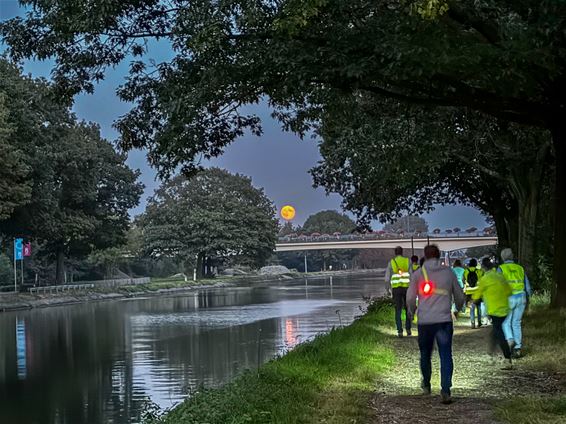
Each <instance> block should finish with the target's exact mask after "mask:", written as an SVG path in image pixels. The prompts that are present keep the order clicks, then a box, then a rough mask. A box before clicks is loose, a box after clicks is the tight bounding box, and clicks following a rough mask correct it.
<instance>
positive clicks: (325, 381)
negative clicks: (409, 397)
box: [157, 301, 394, 424]
mask: <svg viewBox="0 0 566 424" xmlns="http://www.w3.org/2000/svg"><path fill="white" fill-rule="evenodd" d="M391 314H392V309H391V306H390V305H389V304H388V303H387V302H382V301H381V302H379V301H378V302H375V303H373V304H372V305H370V307H369V308H368V312H367V313H366V314H365V315H364V316H362V317H361V318H359V319H357V320H356V321H355V322H354V323H352V324H351V325H350V326H348V327H345V328H340V329H334V330H332V331H330V332H329V333H328V334H324V335H320V336H318V337H316V338H315V339H314V340H312V341H310V342H307V343H305V344H303V345H300V346H298V347H297V348H296V349H294V350H293V351H291V352H289V353H288V354H287V355H285V356H283V357H281V358H278V359H275V360H273V361H270V362H268V363H267V364H265V365H263V366H262V367H261V368H260V369H259V371H258V372H252V371H248V372H246V373H245V374H243V375H242V376H240V377H238V378H237V379H235V380H234V381H233V382H231V383H229V384H227V385H225V386H223V387H220V388H217V389H205V390H202V391H198V392H197V393H195V394H194V395H193V396H192V397H191V398H189V399H188V400H187V401H185V402H184V403H183V404H181V405H179V406H178V407H177V408H175V409H174V410H173V411H171V412H170V413H169V414H167V415H166V416H165V417H163V418H162V419H160V420H159V421H157V422H159V423H166V424H181V423H183V424H186V423H209V424H215V423H219V424H220V423H221V424H237V423H238V424H239V423H359V422H364V421H366V419H367V418H368V416H369V414H370V411H369V408H368V407H367V405H368V401H369V398H370V396H371V395H372V394H373V392H374V390H375V380H376V378H377V377H378V376H379V375H380V374H382V373H383V372H384V371H385V370H386V369H388V368H389V367H390V366H391V365H392V364H393V360H394V355H393V351H392V350H391V347H390V345H389V343H388V342H387V339H386V337H385V336H384V335H383V334H382V333H380V332H379V329H378V327H379V326H380V325H383V324H384V323H385V322H390V321H391V316H392V315H391Z"/></svg>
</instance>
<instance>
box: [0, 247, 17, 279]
mask: <svg viewBox="0 0 566 424" xmlns="http://www.w3.org/2000/svg"><path fill="white" fill-rule="evenodd" d="M8 284H14V265H13V263H12V261H11V260H10V258H8V256H6V255H4V254H3V253H0V286H5V285H8Z"/></svg>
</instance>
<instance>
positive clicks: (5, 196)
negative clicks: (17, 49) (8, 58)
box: [0, 64, 31, 220]
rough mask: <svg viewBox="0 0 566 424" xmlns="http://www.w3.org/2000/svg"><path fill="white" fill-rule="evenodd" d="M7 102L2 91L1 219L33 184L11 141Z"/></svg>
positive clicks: (27, 196)
mask: <svg viewBox="0 0 566 424" xmlns="http://www.w3.org/2000/svg"><path fill="white" fill-rule="evenodd" d="M3 65H4V64H0V66H3ZM6 103H7V98H6V95H5V94H4V93H2V92H0V164H1V166H0V220H2V219H5V218H7V217H9V216H10V214H11V213H12V212H13V211H14V209H15V208H16V207H18V206H20V205H23V204H25V203H27V202H28V201H29V200H30V196H31V185H30V182H29V180H27V179H26V177H27V175H28V173H29V171H30V170H29V167H28V166H27V165H25V164H24V163H23V161H22V159H23V158H22V156H23V153H22V151H21V150H20V149H18V147H17V146H16V145H15V144H14V143H13V142H12V141H11V137H12V136H13V127H12V125H11V124H10V123H9V117H8V109H7V107H6Z"/></svg>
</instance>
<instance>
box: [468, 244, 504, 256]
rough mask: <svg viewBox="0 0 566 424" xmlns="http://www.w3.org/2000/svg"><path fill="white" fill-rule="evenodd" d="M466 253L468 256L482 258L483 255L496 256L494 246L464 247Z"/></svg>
mask: <svg viewBox="0 0 566 424" xmlns="http://www.w3.org/2000/svg"><path fill="white" fill-rule="evenodd" d="M466 255H467V256H469V257H470V258H476V259H479V258H483V257H484V256H497V249H496V248H495V246H479V247H470V248H469V249H466Z"/></svg>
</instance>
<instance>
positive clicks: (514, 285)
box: [499, 263, 525, 294]
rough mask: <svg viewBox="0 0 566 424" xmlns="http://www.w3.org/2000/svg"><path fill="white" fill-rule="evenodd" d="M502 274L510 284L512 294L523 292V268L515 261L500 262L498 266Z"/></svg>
mask: <svg viewBox="0 0 566 424" xmlns="http://www.w3.org/2000/svg"><path fill="white" fill-rule="evenodd" d="M499 268H500V269H501V272H502V273H503V276H504V277H505V279H506V280H507V282H508V283H509V285H510V286H511V290H513V294H519V293H524V292H525V269H524V268H523V267H522V266H521V265H519V264H515V263H508V264H501V265H500V266H499Z"/></svg>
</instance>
